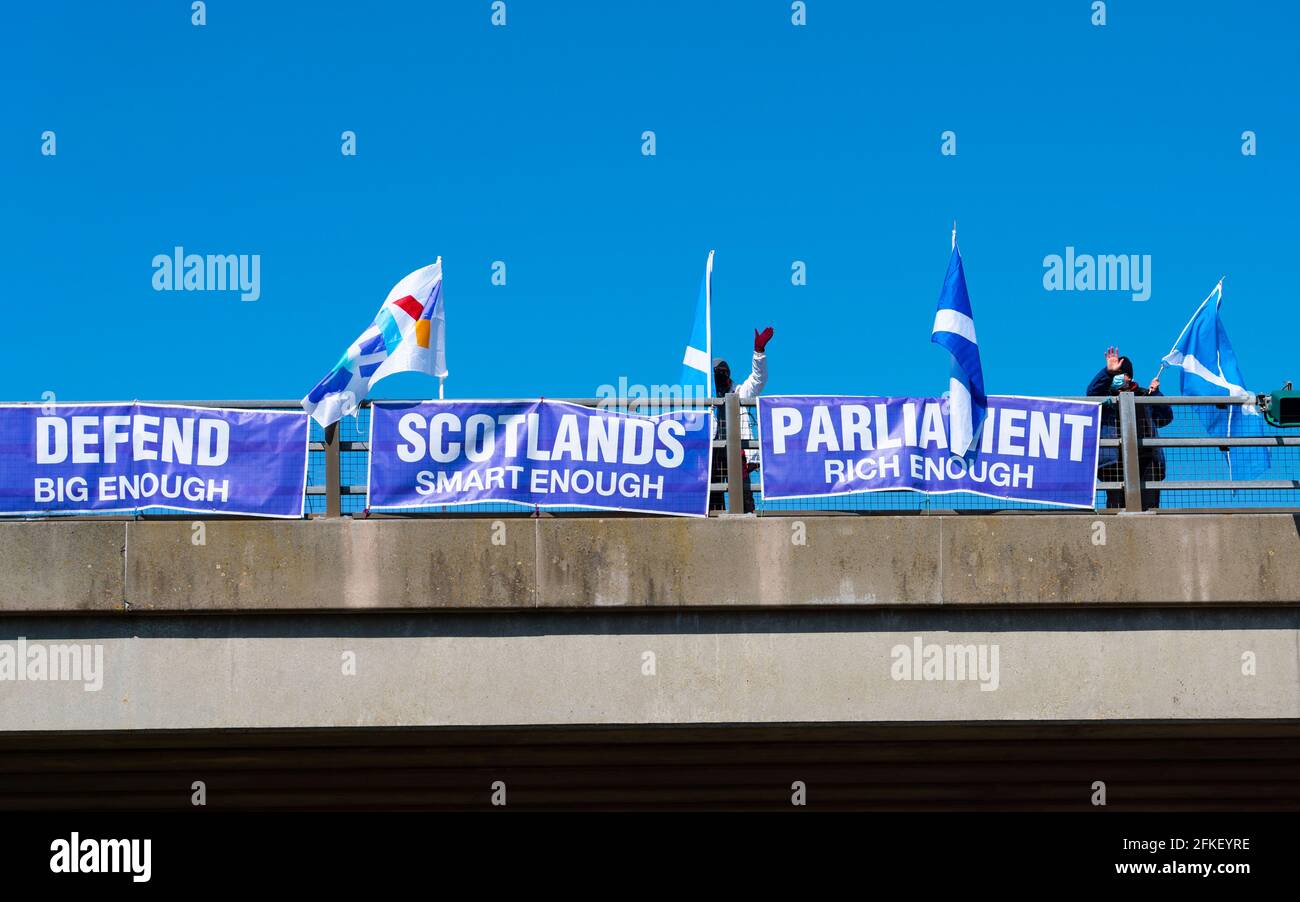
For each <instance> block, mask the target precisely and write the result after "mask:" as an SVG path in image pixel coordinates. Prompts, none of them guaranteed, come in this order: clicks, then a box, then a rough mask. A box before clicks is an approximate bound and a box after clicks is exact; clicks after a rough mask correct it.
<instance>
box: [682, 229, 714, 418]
mask: <svg viewBox="0 0 1300 902" xmlns="http://www.w3.org/2000/svg"><path fill="white" fill-rule="evenodd" d="M701 378H702V379H703V381H702V382H701ZM701 387H702V391H703V397H706V398H711V397H713V251H709V259H708V260H707V261H705V263H704V281H703V282H702V283H701V284H700V299H699V301H698V302H697V303H696V305H695V324H694V326H692V327H691V340H690V341H688V342H687V343H686V354H685V355H684V356H683V357H682V390H683V394H684V395H685V396H686V397H690V394H689V392H690V391H691V390H692V388H694V389H695V391H696V392H697V396H698V393H699V392H700V390H701Z"/></svg>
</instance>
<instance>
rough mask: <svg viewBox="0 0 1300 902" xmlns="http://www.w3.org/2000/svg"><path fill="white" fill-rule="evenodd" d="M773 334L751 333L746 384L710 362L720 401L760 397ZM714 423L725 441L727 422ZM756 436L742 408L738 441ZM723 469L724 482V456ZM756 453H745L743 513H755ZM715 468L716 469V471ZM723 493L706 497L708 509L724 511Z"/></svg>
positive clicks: (728, 369) (750, 414) (769, 330)
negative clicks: (732, 396) (730, 397)
mask: <svg viewBox="0 0 1300 902" xmlns="http://www.w3.org/2000/svg"><path fill="white" fill-rule="evenodd" d="M773 334H775V333H774V331H773V329H772V327H771V326H768V327H767V328H766V329H764V330H763V331H762V332H760V331H758V330H757V329H755V330H754V357H753V363H752V368H751V370H750V373H749V375H748V376H747V377H745V381H744V382H742V383H740V384H739V385H736V384H735V383H733V382H732V381H731V367H730V366H729V365H728V364H727V361H725V360H723V359H722V358H721V357H718V358H716V359H714V361H713V385H714V390H715V391H716V392H717V396H718V397H719V398H721V397H725V396H726V395H727V394H729V393H730V392H733V391H734V392H735V393H736V395H737V396H738V397H741V398H757V397H758V396H759V395H761V394H762V393H763V387H764V386H766V385H767V343H768V342H769V341H771V340H772V336H773ZM715 422H716V423H717V425H718V428H717V433H716V436H715V437H716V438H718V439H726V437H727V418H726V417H725V416H719V417H717V418H716V420H715ZM756 435H757V432H756V430H755V427H754V411H753V408H751V407H742V408H741V409H740V437H741V439H742V440H752V439H753V438H754V437H755V436H756ZM721 463H722V467H721V474H720V477H719V479H720V480H721V481H726V478H727V458H726V456H725V455H723V456H722V459H721ZM758 466H759V462H758V452H757V451H754V452H751V451H749V450H748V449H747V450H746V451H745V475H744V478H743V479H742V482H743V484H744V489H745V513H747V514H752V513H753V512H754V490H753V488H751V487H750V485H749V474H750V473H752V472H754V470H756V469H758ZM716 469H717V468H716V467H715V470H716ZM724 497H725V493H723V492H713V493H711V494H710V495H709V509H710V510H723V509H725V507H726V504H725V503H724V501H723V498H724Z"/></svg>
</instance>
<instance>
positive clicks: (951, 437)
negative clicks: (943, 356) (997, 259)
mask: <svg viewBox="0 0 1300 902" xmlns="http://www.w3.org/2000/svg"><path fill="white" fill-rule="evenodd" d="M953 236H954V237H953V244H952V256H951V257H949V258H948V274H947V275H946V276H944V279H943V290H942V291H941V292H939V309H938V310H936V311H935V314H934V331H933V333H932V334H931V335H930V341H932V342H934V343H935V344H937V345H939V346H941V347H944V348H947V349H948V353H950V354H951V355H952V370H951V375H950V378H949V388H948V441H949V447H950V448H951V450H952V453H953V454H955V455H957V456H958V457H964V456H965V455H966V452H967V451H968V450H969V449H970V447H971V446H972V445H973V444H975V439H976V436H978V435H979V431H980V427H981V426H982V425H983V424H984V417H985V415H986V414H987V412H988V399H987V398H986V397H985V395H984V370H983V368H982V367H981V366H980V348H979V343H978V342H977V341H976V339H975V319H974V314H973V313H972V312H971V306H970V295H968V294H967V293H966V275H965V273H963V272H962V268H961V251H959V250H958V249H957V240H956V232H955V231H954V233H953Z"/></svg>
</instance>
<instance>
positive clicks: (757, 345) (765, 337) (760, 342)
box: [754, 326, 774, 354]
mask: <svg viewBox="0 0 1300 902" xmlns="http://www.w3.org/2000/svg"><path fill="white" fill-rule="evenodd" d="M773 334H774V333H773V331H772V327H771V326H768V327H767V328H766V329H764V330H763V331H762V332H759V331H758V330H757V329H755V330H754V353H756V354H762V353H763V351H764V350H765V349H766V348H767V343H768V342H769V341H771V340H772V335H773Z"/></svg>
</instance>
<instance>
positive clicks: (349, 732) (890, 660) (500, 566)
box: [0, 513, 1300, 808]
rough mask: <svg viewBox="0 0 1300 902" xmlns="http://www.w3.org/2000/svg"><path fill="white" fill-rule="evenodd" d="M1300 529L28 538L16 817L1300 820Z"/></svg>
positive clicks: (370, 529) (190, 529)
mask: <svg viewBox="0 0 1300 902" xmlns="http://www.w3.org/2000/svg"><path fill="white" fill-rule="evenodd" d="M1298 522H1300V519H1298V518H1296V517H1294V516H1292V515H1289V514H1241V513H1235V514H1218V515H1216V514H1187V515H1176V514H1163V513H1162V514H1141V515H1118V516H1114V515H1111V516H1097V515H1092V514H1083V515H1081V514H1063V515H1054V514H1038V513H1024V514H1021V513H1002V514H993V515H990V514H982V515H962V516H958V515H951V516H939V515H930V516H838V517H837V516H816V515H810V516H807V517H802V518H793V517H765V518H753V517H736V518H720V519H717V518H715V519H710V520H700V521H692V520H669V519H645V518H594V517H591V518H588V517H565V518H540V519H534V518H525V517H519V518H502V519H498V520H493V519H490V518H483V519H479V518H456V519H410V520H403V519H373V520H363V519H349V518H329V519H319V520H307V521H281V522H252V521H241V520H205V521H194V522H190V521H138V522H136V521H121V520H103V521H90V520H80V521H68V522H52V521H34V522H10V523H0V749H4V750H5V755H4V756H0V759H2V760H3V761H4V762H7V763H4V764H0V806H3V807H11V808H12V807H29V806H36V807H41V806H48V807H64V806H67V807H85V806H96V807H113V806H122V805H124V806H127V807H139V806H144V807H172V806H175V807H182V806H187V805H188V804H189V790H188V789H187V788H186V787H188V786H189V785H190V779H189V778H190V777H191V776H192V777H193V778H194V779H203V778H204V776H203V775H207V776H208V777H209V778H210V779H211V780H212V781H213V785H214V787H217V786H224V787H225V790H226V791H225V792H224V793H223V792H218V791H216V789H215V788H214V790H213V792H212V796H211V798H212V804H214V805H219V804H225V805H230V806H248V805H253V806H263V807H311V806H313V805H325V806H327V807H337V806H343V807H347V806H352V805H359V806H366V805H378V804H409V805H413V806H416V807H429V806H433V807H436V806H442V805H452V806H459V807H465V806H474V805H479V804H487V801H488V793H487V789H486V787H487V786H488V785H489V783H490V782H491V781H490V780H488V778H489V777H490V776H492V774H493V773H496V774H502V773H507V772H508V773H509V774H511V775H512V776H511V779H512V780H514V781H515V783H514V784H513V785H518V786H520V787H524V788H523V789H521V790H519V793H517V795H516V798H517V799H521V804H534V805H538V806H543V807H544V806H547V805H562V806H563V805H568V804H578V803H581V804H590V805H595V806H600V805H604V806H612V807H618V806H620V805H632V806H640V807H647V806H649V807H654V806H656V805H665V806H677V805H683V804H698V805H705V806H727V807H746V806H750V805H753V806H758V807H769V806H770V807H779V806H781V805H788V804H789V795H790V789H789V787H790V785H791V780H792V779H807V778H808V777H807V776H805V777H800V776H799V774H800V773H803V774H805V775H813V776H812V780H813V782H815V783H817V784H818V786H819V787H824V790H823V791H822V792H821V798H822V799H823V800H825V801H826V802H827V804H830V805H838V806H841V807H885V808H889V807H926V806H929V807H972V806H973V807H1002V808H1014V807H1035V808H1044V807H1078V806H1080V805H1087V804H1088V798H1089V790H1088V786H1089V785H1090V784H1091V782H1092V781H1094V780H1102V781H1105V780H1106V779H1107V775H1108V774H1109V775H1110V778H1111V781H1112V789H1111V798H1112V801H1111V802H1110V803H1109V804H1111V805H1113V806H1119V807H1129V808H1141V807H1169V806H1171V805H1179V804H1185V805H1192V806H1196V807H1201V808H1204V807H1215V806H1220V807H1237V808H1240V807H1253V806H1271V807H1277V806H1279V805H1281V806H1284V807H1293V808H1300V530H1298ZM20 642H21V643H22V645H21V647H22V649H23V650H24V651H25V652H28V653H29V654H30V649H32V648H34V647H41V648H43V649H46V650H48V651H49V652H50V653H51V654H54V653H55V652H54V650H55V649H56V648H57V647H67V646H73V645H75V646H81V647H84V648H87V649H90V648H94V647H96V646H97V647H99V649H100V650H101V651H100V653H101V654H102V667H101V668H100V670H101V671H102V672H100V673H98V674H97V675H95V678H94V680H87V679H85V678H84V677H85V674H82V675H81V676H82V677H83V678H82V679H80V680H78V679H72V678H64V679H51V678H49V677H50V676H53V675H54V674H52V673H47V674H46V675H45V677H44V678H41V677H40V676H39V675H36V676H35V678H29V679H22V680H19V679H16V678H14V677H13V675H10V676H9V677H8V678H6V676H5V671H4V661H5V658H4V649H5V647H6V646H7V647H10V648H11V649H15V650H16V649H18V648H19V647H20V646H19V643H20ZM14 658H15V652H14V651H11V652H10V659H11V660H13V659H14ZM51 660H52V659H51ZM85 660H86V661H87V663H88V664H89V663H90V662H92V659H91V658H89V657H87V658H86V659H85ZM63 663H64V664H65V665H66V664H67V659H66V656H65V659H64V661H63ZM27 675H28V676H29V677H30V676H32V674H31V672H30V671H29V673H28V674H27ZM64 676H65V677H69V676H70V675H69V674H66V673H65V674H64ZM95 681H98V683H99V686H98V688H94V687H93V686H92V685H91V683H92V682H95ZM1097 762H1103V764H1100V765H1099V764H1098V763H1097ZM1107 767H1109V768H1110V770H1109V771H1107ZM638 768H639V770H638ZM1103 771H1107V772H1106V773H1103ZM96 774H98V775H100V776H101V777H103V779H97V778H96V777H95V775H96ZM105 774H107V776H104V775H105ZM561 774H562V775H566V776H565V779H568V780H569V781H570V782H569V783H565V782H564V780H563V779H561V780H559V782H558V783H557V782H556V780H557V775H561ZM792 775H793V776H792ZM349 780H350V781H351V782H349ZM403 780H405V781H406V782H402V781H403ZM484 781H487V782H484ZM735 781H739V783H737V782H735ZM570 784H571V785H570ZM478 787H482V789H481V791H480V789H479V788H478ZM527 787H532V788H531V789H528V788H527ZM557 787H558V788H557ZM565 787H568V788H567V789H566V788H565ZM926 787H929V788H928V789H927V788H926ZM1115 787H1122V789H1120V790H1118V791H1117V790H1116V788H1115ZM909 791H910V792H911V794H910V795H908V792H909ZM530 793H531V794H530ZM566 793H567V794H566ZM813 795H814V797H816V794H813ZM385 800H387V801H385Z"/></svg>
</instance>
